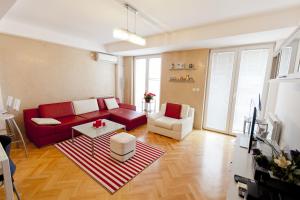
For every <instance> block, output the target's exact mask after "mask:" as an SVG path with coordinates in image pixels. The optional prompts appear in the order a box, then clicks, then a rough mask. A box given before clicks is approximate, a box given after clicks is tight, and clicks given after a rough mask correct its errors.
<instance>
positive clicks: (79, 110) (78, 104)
mask: <svg viewBox="0 0 300 200" xmlns="http://www.w3.org/2000/svg"><path fill="white" fill-rule="evenodd" d="M73 106H74V109H75V114H76V115H81V114H84V113H88V112H93V111H97V110H99V107H98V103H97V99H86V100H79V101H73Z"/></svg>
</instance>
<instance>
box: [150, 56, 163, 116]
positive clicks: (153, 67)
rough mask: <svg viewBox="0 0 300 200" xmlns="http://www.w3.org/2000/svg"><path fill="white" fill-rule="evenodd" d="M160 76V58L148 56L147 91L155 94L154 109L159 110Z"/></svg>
mask: <svg viewBox="0 0 300 200" xmlns="http://www.w3.org/2000/svg"><path fill="white" fill-rule="evenodd" d="M160 76H161V58H160V57H150V58H149V69H148V90H147V91H148V92H152V93H154V94H155V95H156V97H155V101H156V102H155V104H156V106H155V109H156V110H155V111H156V112H158V111H159V106H158V105H160Z"/></svg>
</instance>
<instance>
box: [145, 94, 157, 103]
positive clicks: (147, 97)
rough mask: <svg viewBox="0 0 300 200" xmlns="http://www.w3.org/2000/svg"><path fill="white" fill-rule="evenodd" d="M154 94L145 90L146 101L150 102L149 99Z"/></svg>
mask: <svg viewBox="0 0 300 200" xmlns="http://www.w3.org/2000/svg"><path fill="white" fill-rule="evenodd" d="M155 96H156V95H155V94H153V93H151V92H145V94H144V99H145V102H146V103H150V101H151V100H152V99H153V97H155Z"/></svg>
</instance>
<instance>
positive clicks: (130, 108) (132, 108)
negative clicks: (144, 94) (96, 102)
mask: <svg viewBox="0 0 300 200" xmlns="http://www.w3.org/2000/svg"><path fill="white" fill-rule="evenodd" d="M119 107H120V108H125V109H129V110H136V106H135V105H130V104H127V103H119Z"/></svg>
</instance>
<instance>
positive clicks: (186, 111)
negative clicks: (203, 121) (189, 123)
mask: <svg viewBox="0 0 300 200" xmlns="http://www.w3.org/2000/svg"><path fill="white" fill-rule="evenodd" d="M189 111H190V106H189V105H186V104H181V113H180V117H181V119H184V118H187V117H188V116H189Z"/></svg>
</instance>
